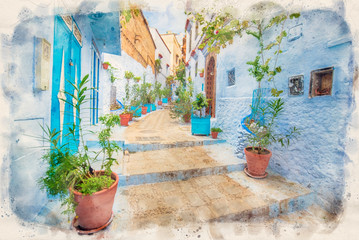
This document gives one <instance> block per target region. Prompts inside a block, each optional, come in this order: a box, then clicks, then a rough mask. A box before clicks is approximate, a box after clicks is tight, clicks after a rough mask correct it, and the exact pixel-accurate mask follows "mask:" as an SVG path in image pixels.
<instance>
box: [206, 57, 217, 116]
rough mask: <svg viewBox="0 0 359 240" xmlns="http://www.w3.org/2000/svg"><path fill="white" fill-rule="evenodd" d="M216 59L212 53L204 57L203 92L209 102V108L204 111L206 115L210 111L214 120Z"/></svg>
mask: <svg viewBox="0 0 359 240" xmlns="http://www.w3.org/2000/svg"><path fill="white" fill-rule="evenodd" d="M216 66H217V57H216V55H215V54H214V53H210V54H208V55H207V57H206V81H205V92H206V97H207V99H210V100H209V105H208V106H209V107H208V108H207V109H206V114H209V111H211V116H212V117H213V118H214V117H215V114H216V73H217V68H216Z"/></svg>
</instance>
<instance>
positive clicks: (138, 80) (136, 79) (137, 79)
mask: <svg viewBox="0 0 359 240" xmlns="http://www.w3.org/2000/svg"><path fill="white" fill-rule="evenodd" d="M133 80H135V81H136V82H140V80H141V77H134V78H133Z"/></svg>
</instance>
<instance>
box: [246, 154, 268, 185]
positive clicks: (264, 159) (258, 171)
mask: <svg viewBox="0 0 359 240" xmlns="http://www.w3.org/2000/svg"><path fill="white" fill-rule="evenodd" d="M255 149H258V148H255ZM244 154H245V155H246V160H247V168H246V169H245V172H246V174H247V175H248V176H250V177H253V178H264V177H266V176H267V173H266V169H267V166H268V163H269V159H270V158H271V156H272V152H271V151H269V150H268V149H264V153H263V154H258V153H255V152H253V150H252V147H246V148H245V149H244Z"/></svg>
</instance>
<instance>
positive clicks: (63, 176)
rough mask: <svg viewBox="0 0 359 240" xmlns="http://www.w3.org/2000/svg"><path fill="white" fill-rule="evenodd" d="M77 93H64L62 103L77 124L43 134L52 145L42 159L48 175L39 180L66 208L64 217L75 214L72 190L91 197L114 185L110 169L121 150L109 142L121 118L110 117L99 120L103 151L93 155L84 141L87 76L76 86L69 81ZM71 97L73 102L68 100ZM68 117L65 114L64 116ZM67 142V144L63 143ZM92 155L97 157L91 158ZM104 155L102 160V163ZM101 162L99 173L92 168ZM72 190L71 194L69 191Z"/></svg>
mask: <svg viewBox="0 0 359 240" xmlns="http://www.w3.org/2000/svg"><path fill="white" fill-rule="evenodd" d="M68 82H69V83H70V84H71V85H72V88H73V90H74V92H75V93H77V94H73V93H71V92H70V91H64V92H63V93H64V94H65V96H66V97H65V98H63V99H60V100H61V101H63V102H65V103H66V104H69V105H70V106H72V107H73V109H74V111H75V112H76V118H77V121H76V123H73V124H70V125H67V126H64V129H63V130H62V131H61V130H57V129H50V127H48V126H47V127H44V128H43V132H44V135H45V140H46V141H47V142H48V143H49V145H50V146H49V148H48V149H46V152H45V154H44V155H43V156H42V159H43V160H44V161H45V163H46V164H47V169H46V172H45V173H44V175H43V176H41V177H40V178H39V180H38V183H39V185H40V187H41V189H43V190H46V192H47V193H48V194H49V195H52V196H59V197H60V200H61V202H62V206H63V207H65V211H64V212H63V213H68V214H69V213H72V212H73V211H74V210H75V207H76V202H75V201H74V195H73V192H72V191H71V189H74V190H77V191H79V192H81V193H83V194H91V193H94V192H96V191H99V190H101V189H105V188H108V187H109V185H111V184H112V182H113V180H112V179H111V172H112V171H111V167H112V165H113V164H114V163H117V161H116V158H114V157H113V156H114V153H115V152H117V151H118V150H119V149H120V148H119V146H118V145H117V144H116V143H114V142H111V141H110V136H111V133H112V128H113V127H114V126H115V125H116V124H119V123H120V118H119V116H118V115H112V114H108V115H105V116H101V117H100V118H99V120H100V122H101V123H102V129H101V131H100V132H99V133H98V139H99V144H100V146H101V150H100V151H98V152H90V150H89V148H88V146H87V145H86V142H85V140H84V135H85V129H83V126H82V122H83V119H82V116H81V111H82V107H81V106H83V105H84V104H86V103H87V102H88V99H87V96H88V94H89V93H88V91H90V90H91V88H88V87H87V86H86V85H87V84H88V82H89V80H88V75H86V76H85V77H84V78H83V79H82V80H81V81H80V83H79V85H78V86H77V85H76V84H73V83H72V82H70V81H68ZM68 97H71V98H72V99H73V100H74V101H72V100H68ZM65 114H66V113H65ZM64 139H66V140H67V143H66V144H65V143H63V141H64ZM90 153H92V154H93V155H94V156H92V155H91V154H90ZM100 155H102V160H99V157H100ZM98 161H101V167H100V169H99V170H103V173H102V172H98V171H94V169H93V168H92V166H93V164H94V163H95V162H98ZM69 189H70V191H69Z"/></svg>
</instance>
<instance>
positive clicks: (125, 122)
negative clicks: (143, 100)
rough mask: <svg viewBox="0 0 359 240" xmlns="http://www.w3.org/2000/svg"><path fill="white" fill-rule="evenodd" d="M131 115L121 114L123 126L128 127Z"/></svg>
mask: <svg viewBox="0 0 359 240" xmlns="http://www.w3.org/2000/svg"><path fill="white" fill-rule="evenodd" d="M130 117H131V115H130V114H129V113H125V114H121V115H120V118H121V126H128V122H129V121H130Z"/></svg>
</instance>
